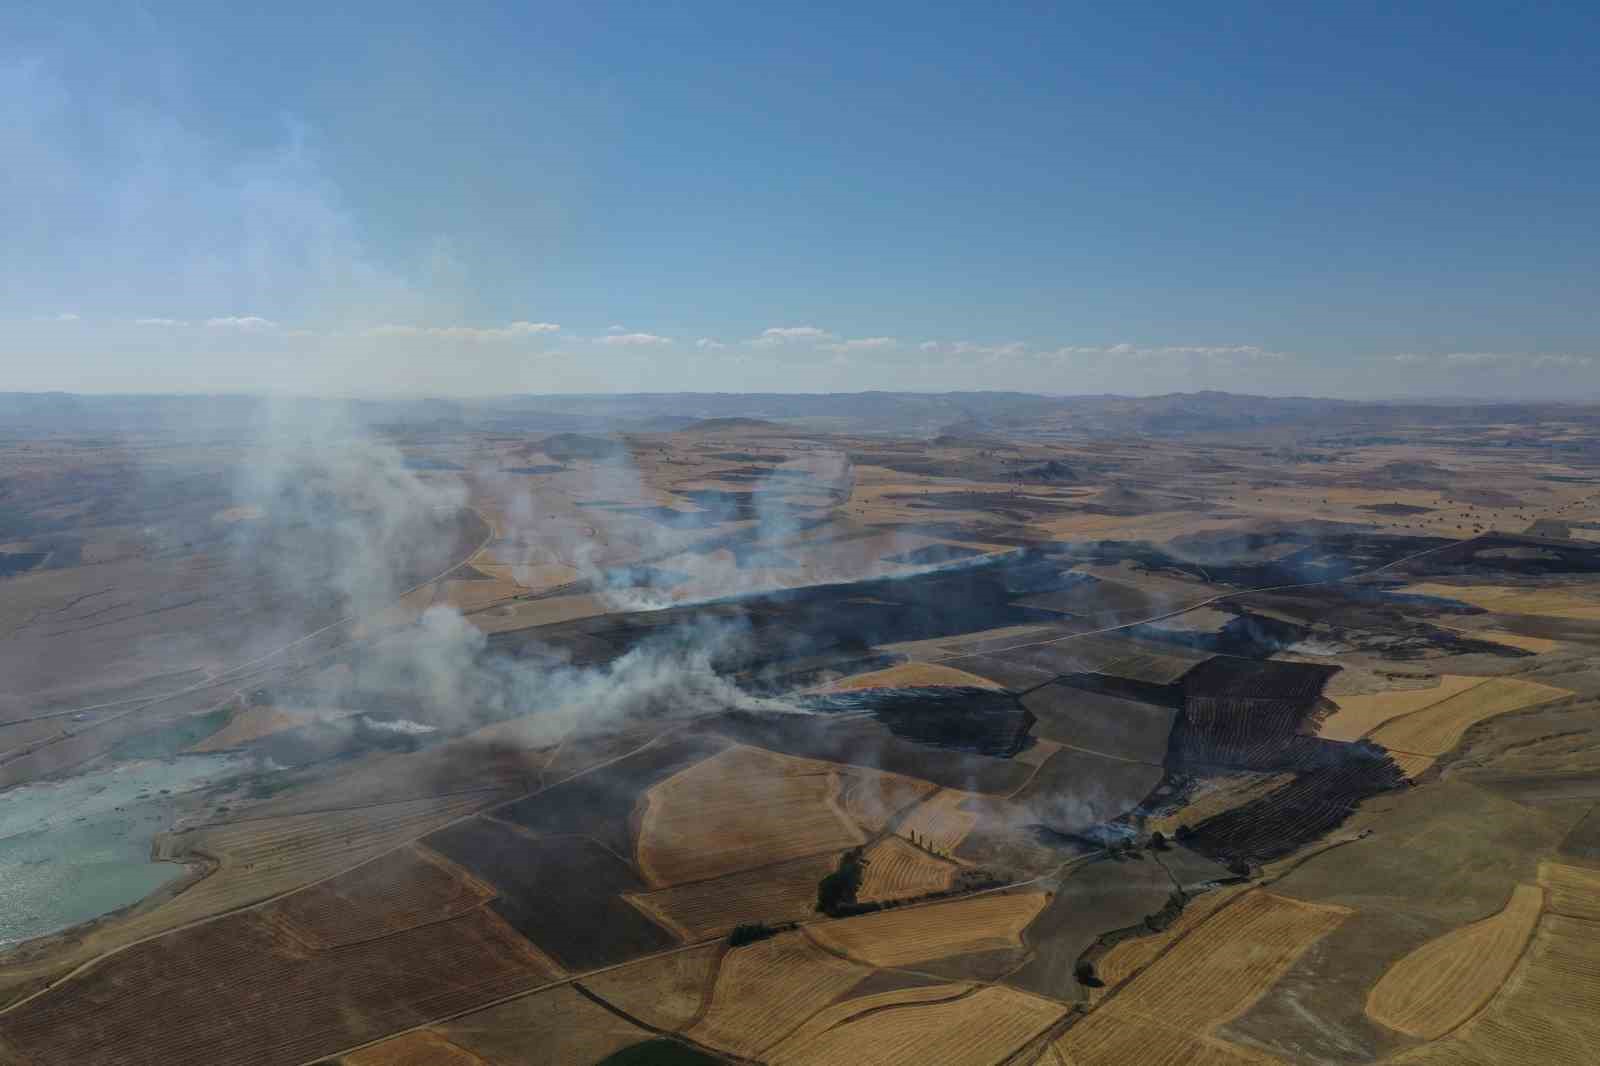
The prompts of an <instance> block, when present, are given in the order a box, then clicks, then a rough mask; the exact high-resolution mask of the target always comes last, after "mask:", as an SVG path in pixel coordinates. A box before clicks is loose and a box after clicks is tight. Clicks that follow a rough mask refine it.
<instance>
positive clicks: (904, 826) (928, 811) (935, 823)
mask: <svg viewBox="0 0 1600 1066" xmlns="http://www.w3.org/2000/svg"><path fill="white" fill-rule="evenodd" d="M977 798H978V797H976V796H974V795H972V794H971V793H970V792H957V791H956V790H955V789H950V788H946V789H941V790H940V791H939V792H937V793H935V794H934V795H933V796H931V797H929V798H928V799H926V800H924V801H923V802H922V803H921V804H919V805H918V806H917V807H916V809H915V810H913V811H912V812H911V813H910V814H909V815H907V816H906V817H905V818H904V819H903V820H902V821H901V822H900V828H899V829H897V830H896V832H897V833H899V834H900V835H901V836H903V837H905V838H906V839H907V840H912V841H914V842H915V843H916V844H917V846H919V847H923V848H928V849H929V850H932V851H936V852H938V853H940V854H942V855H949V854H950V853H952V852H954V851H955V850H956V848H958V847H960V846H961V842H962V841H963V840H965V839H966V838H967V834H968V833H970V832H972V827H973V826H975V825H977V824H978V815H977V813H976V812H975V811H967V810H962V809H961V808H962V805H963V804H965V803H967V802H968V801H969V800H973V799H977Z"/></svg>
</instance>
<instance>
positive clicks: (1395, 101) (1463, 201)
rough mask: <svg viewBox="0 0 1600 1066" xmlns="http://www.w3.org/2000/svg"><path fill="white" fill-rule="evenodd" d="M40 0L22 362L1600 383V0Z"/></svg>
mask: <svg viewBox="0 0 1600 1066" xmlns="http://www.w3.org/2000/svg"><path fill="white" fill-rule="evenodd" d="M232 6H234V5H227V4H214V3H207V4H200V3H194V4H182V3H152V4H145V5H142V6H135V5H128V4H105V5H81V4H72V3H65V4H57V5H44V4H36V5H10V6H9V7H7V8H6V9H4V10H3V11H0V369H3V370H4V375H3V382H0V388H5V389H48V388H62V389H74V390H82V391H123V390H137V391H152V390H173V391H213V390H236V389H247V390H254V389H276V390H292V391H316V392H339V393H351V392H354V393H363V392H365V393H412V392H422V393H448V394H480V395H481V394H491V393H501V392H521V391H533V392H562V391H613V390H615V391H632V390H673V389H696V390H700V389H723V390H774V391H822V390H853V389H864V388H906V389H963V388H1019V389H1029V390H1037V391H1045V392H1064V393H1081V392H1102V391H1116V392H1125V393H1154V392H1165V391H1171V390H1178V389H1194V388H1227V389H1233V390H1235V391H1253V392H1266V393H1315V394H1326V395H1347V396H1383V395H1406V394H1412V395H1418V394H1420V395H1473V396H1512V395H1516V396H1530V397H1546V396H1549V397H1566V398H1574V399H1580V398H1581V399H1596V398H1600V299H1596V295H1595V294H1596V292H1597V288H1600V286H1597V282H1600V240H1597V237H1600V232H1597V230H1600V225H1597V223H1600V193H1597V189H1600V122H1597V121H1596V119H1595V114H1594V106H1595V100H1596V94H1597V90H1600V74H1597V70H1600V62H1597V60H1600V56H1597V55H1596V52H1597V46H1596V41H1597V39H1600V33H1597V31H1600V8H1597V7H1596V6H1595V5H1592V4H1571V5H1559V4H1551V5H1488V4H1481V5H1480V4H1470V3H1451V4H1417V5H1405V7H1404V10H1396V8H1398V7H1399V5H1389V4H1360V3H1341V4H1331V5H1321V7H1322V10H1312V5H1287V4H1215V5H1200V4H1187V3H1186V4H1170V5H1106V4H1098V5H1087V4H1085V5H1068V4H1061V5H1044V4H1020V3H1019V4H999V5H997V4H971V5H928V4H917V5H913V4H888V3H884V4H871V5H860V4H851V5H823V4H807V5H794V6H792V7H788V6H781V5H777V4H721V3H694V4H671V3H662V2H656V3H640V4H613V3H574V4H556V3H547V4H540V5H532V4H506V5H490V4H472V3H464V4H460V5H417V6H412V5H407V4H393V3H386V4H381V5H380V4H363V3H352V4H346V5H333V4H326V3H324V4H318V5H304V6H302V5H296V4H288V3H283V4H276V5H270V8H271V9H270V11H269V12H266V13H259V14H240V13H236V12H233V11H230V10H228V9H229V8H230V7H232Z"/></svg>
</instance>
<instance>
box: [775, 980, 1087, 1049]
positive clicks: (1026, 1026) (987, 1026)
mask: <svg viewBox="0 0 1600 1066" xmlns="http://www.w3.org/2000/svg"><path fill="white" fill-rule="evenodd" d="M946 987H949V986H937V988H940V989H942V988H946ZM915 991H916V992H920V993H928V992H932V991H934V989H917V990H915ZM908 994H909V993H907V992H896V993H890V994H889V995H890V996H894V997H899V999H900V1000H901V1002H900V1003H899V1004H883V1005H878V1006H877V1007H876V1009H873V1010H871V1013H868V1014H864V1015H862V1014H860V1013H859V1011H858V1012H857V1013H856V1015H855V1016H854V1017H840V1019H839V1021H837V1022H836V1023H835V1024H833V1026H832V1027H831V1028H829V1029H827V1030H826V1031H824V1032H821V1033H820V1034H819V1035H817V1036H815V1037H814V1038H811V1039H808V1040H804V1041H794V1040H786V1041H784V1042H783V1044H781V1045H779V1046H778V1047H777V1048H774V1049H773V1051H772V1053H771V1054H770V1055H769V1056H768V1060H769V1061H770V1062H772V1063H774V1064H775V1066H832V1064H834V1063H841V1062H848V1063H853V1064H858V1066H923V1064H924V1063H931V1062H938V1063H948V1064H949V1066H987V1064H989V1063H994V1062H999V1061H1001V1060H1002V1059H1004V1058H1005V1057H1006V1056H1008V1055H1010V1054H1011V1053H1012V1052H1014V1051H1016V1050H1017V1049H1018V1048H1020V1047H1021V1046H1022V1045H1023V1044H1025V1043H1027V1042H1028V1041H1029V1040H1030V1039H1032V1038H1033V1037H1034V1036H1036V1035H1038V1034H1039V1033H1040V1032H1042V1031H1043V1030H1044V1029H1045V1028H1046V1027H1047V1026H1049V1025H1050V1024H1051V1023H1053V1022H1054V1021H1056V1019H1058V1018H1060V1017H1061V1016H1062V1015H1063V1014H1064V1013H1066V1008H1065V1007H1063V1006H1062V1005H1061V1004H1060V1003H1056V1002H1055V1001H1054V1000H1049V999H1044V998H1042V997H1040V996H1034V995H1029V994H1028V993H1026V992H1018V991H1016V990H1015V989H1011V988H1002V987H998V986H996V987H990V988H983V989H979V990H978V991H977V992H974V993H972V994H971V995H968V996H961V997H960V998H958V999H951V1000H947V1001H946V1002H935V1003H927V1002H923V1003H913V1002H907V1001H906V1000H907V997H908ZM868 998H871V999H879V998H883V997H868ZM919 998H924V997H919ZM865 1002H866V1001H865V1000H861V1001H852V1002H850V1003H845V1004H839V1005H838V1006H836V1007H833V1008H830V1010H829V1011H824V1012H823V1013H824V1014H829V1013H830V1012H834V1013H835V1014H836V1015H843V1014H844V1012H845V1011H847V1010H849V1009H850V1008H855V1007H857V1006H858V1004H865ZM863 1009H868V1008H863ZM797 1035H798V1034H797Z"/></svg>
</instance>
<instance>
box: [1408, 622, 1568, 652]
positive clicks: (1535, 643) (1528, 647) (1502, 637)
mask: <svg viewBox="0 0 1600 1066" xmlns="http://www.w3.org/2000/svg"><path fill="white" fill-rule="evenodd" d="M1434 624H1435V625H1438V624H1439V623H1438V622H1435V623H1434ZM1443 628H1445V629H1449V630H1453V631H1455V632H1457V633H1460V634H1461V635H1462V636H1464V637H1470V638H1472V639H1473V640H1487V641H1490V642H1492V643H1495V644H1504V645H1505V646H1506V647H1508V648H1521V649H1522V650H1523V651H1531V652H1533V653H1534V654H1535V655H1543V654H1544V653H1545V652H1549V651H1555V650H1556V649H1557V648H1559V647H1561V642H1560V641H1559V640H1550V639H1548V638H1546V637H1525V636H1523V635H1522V634H1521V633H1512V632H1510V631H1508V630H1504V629H1461V628H1459V627H1457V626H1444V627H1443Z"/></svg>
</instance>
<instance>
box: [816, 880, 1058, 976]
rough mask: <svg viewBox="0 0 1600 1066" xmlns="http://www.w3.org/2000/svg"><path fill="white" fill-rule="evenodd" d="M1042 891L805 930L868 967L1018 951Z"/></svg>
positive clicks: (887, 913)
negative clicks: (985, 952)
mask: <svg viewBox="0 0 1600 1066" xmlns="http://www.w3.org/2000/svg"><path fill="white" fill-rule="evenodd" d="M1047 901H1048V900H1047V897H1046V895H1045V894H1044V893H1043V892H1007V893H990V894H987V895H982V896H973V897H971V898H968V899H960V900H954V901H951V902H949V903H935V904H929V905H927V906H917V907H900V908H896V909H894V910H887V911H878V912H876V913H873V914H863V915H859V916H857V917H854V918H844V919H841V920H838V921H832V922H824V923H821V924H819V925H815V926H810V927H808V929H807V934H808V935H809V936H811V937H812V938H814V939H815V940H816V941H817V943H819V944H821V945H823V946H824V947H826V948H828V949H829V950H830V951H836V952H839V953H840V954H843V955H849V956H850V957H851V958H856V959H861V960H862V961H864V962H867V963H870V964H872V965H873V966H910V965H914V964H916V963H919V962H928V961H931V960H933V959H942V958H945V957H947V956H950V955H966V954H970V953H972V952H979V951H995V950H1000V949H1005V948H1017V947H1021V946H1022V930H1023V929H1025V928H1026V927H1027V925H1028V923H1029V922H1031V921H1033V919H1034V918H1035V917H1037V916H1038V914H1039V912H1040V911H1041V910H1043V909H1044V906H1045V903H1046V902H1047Z"/></svg>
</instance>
